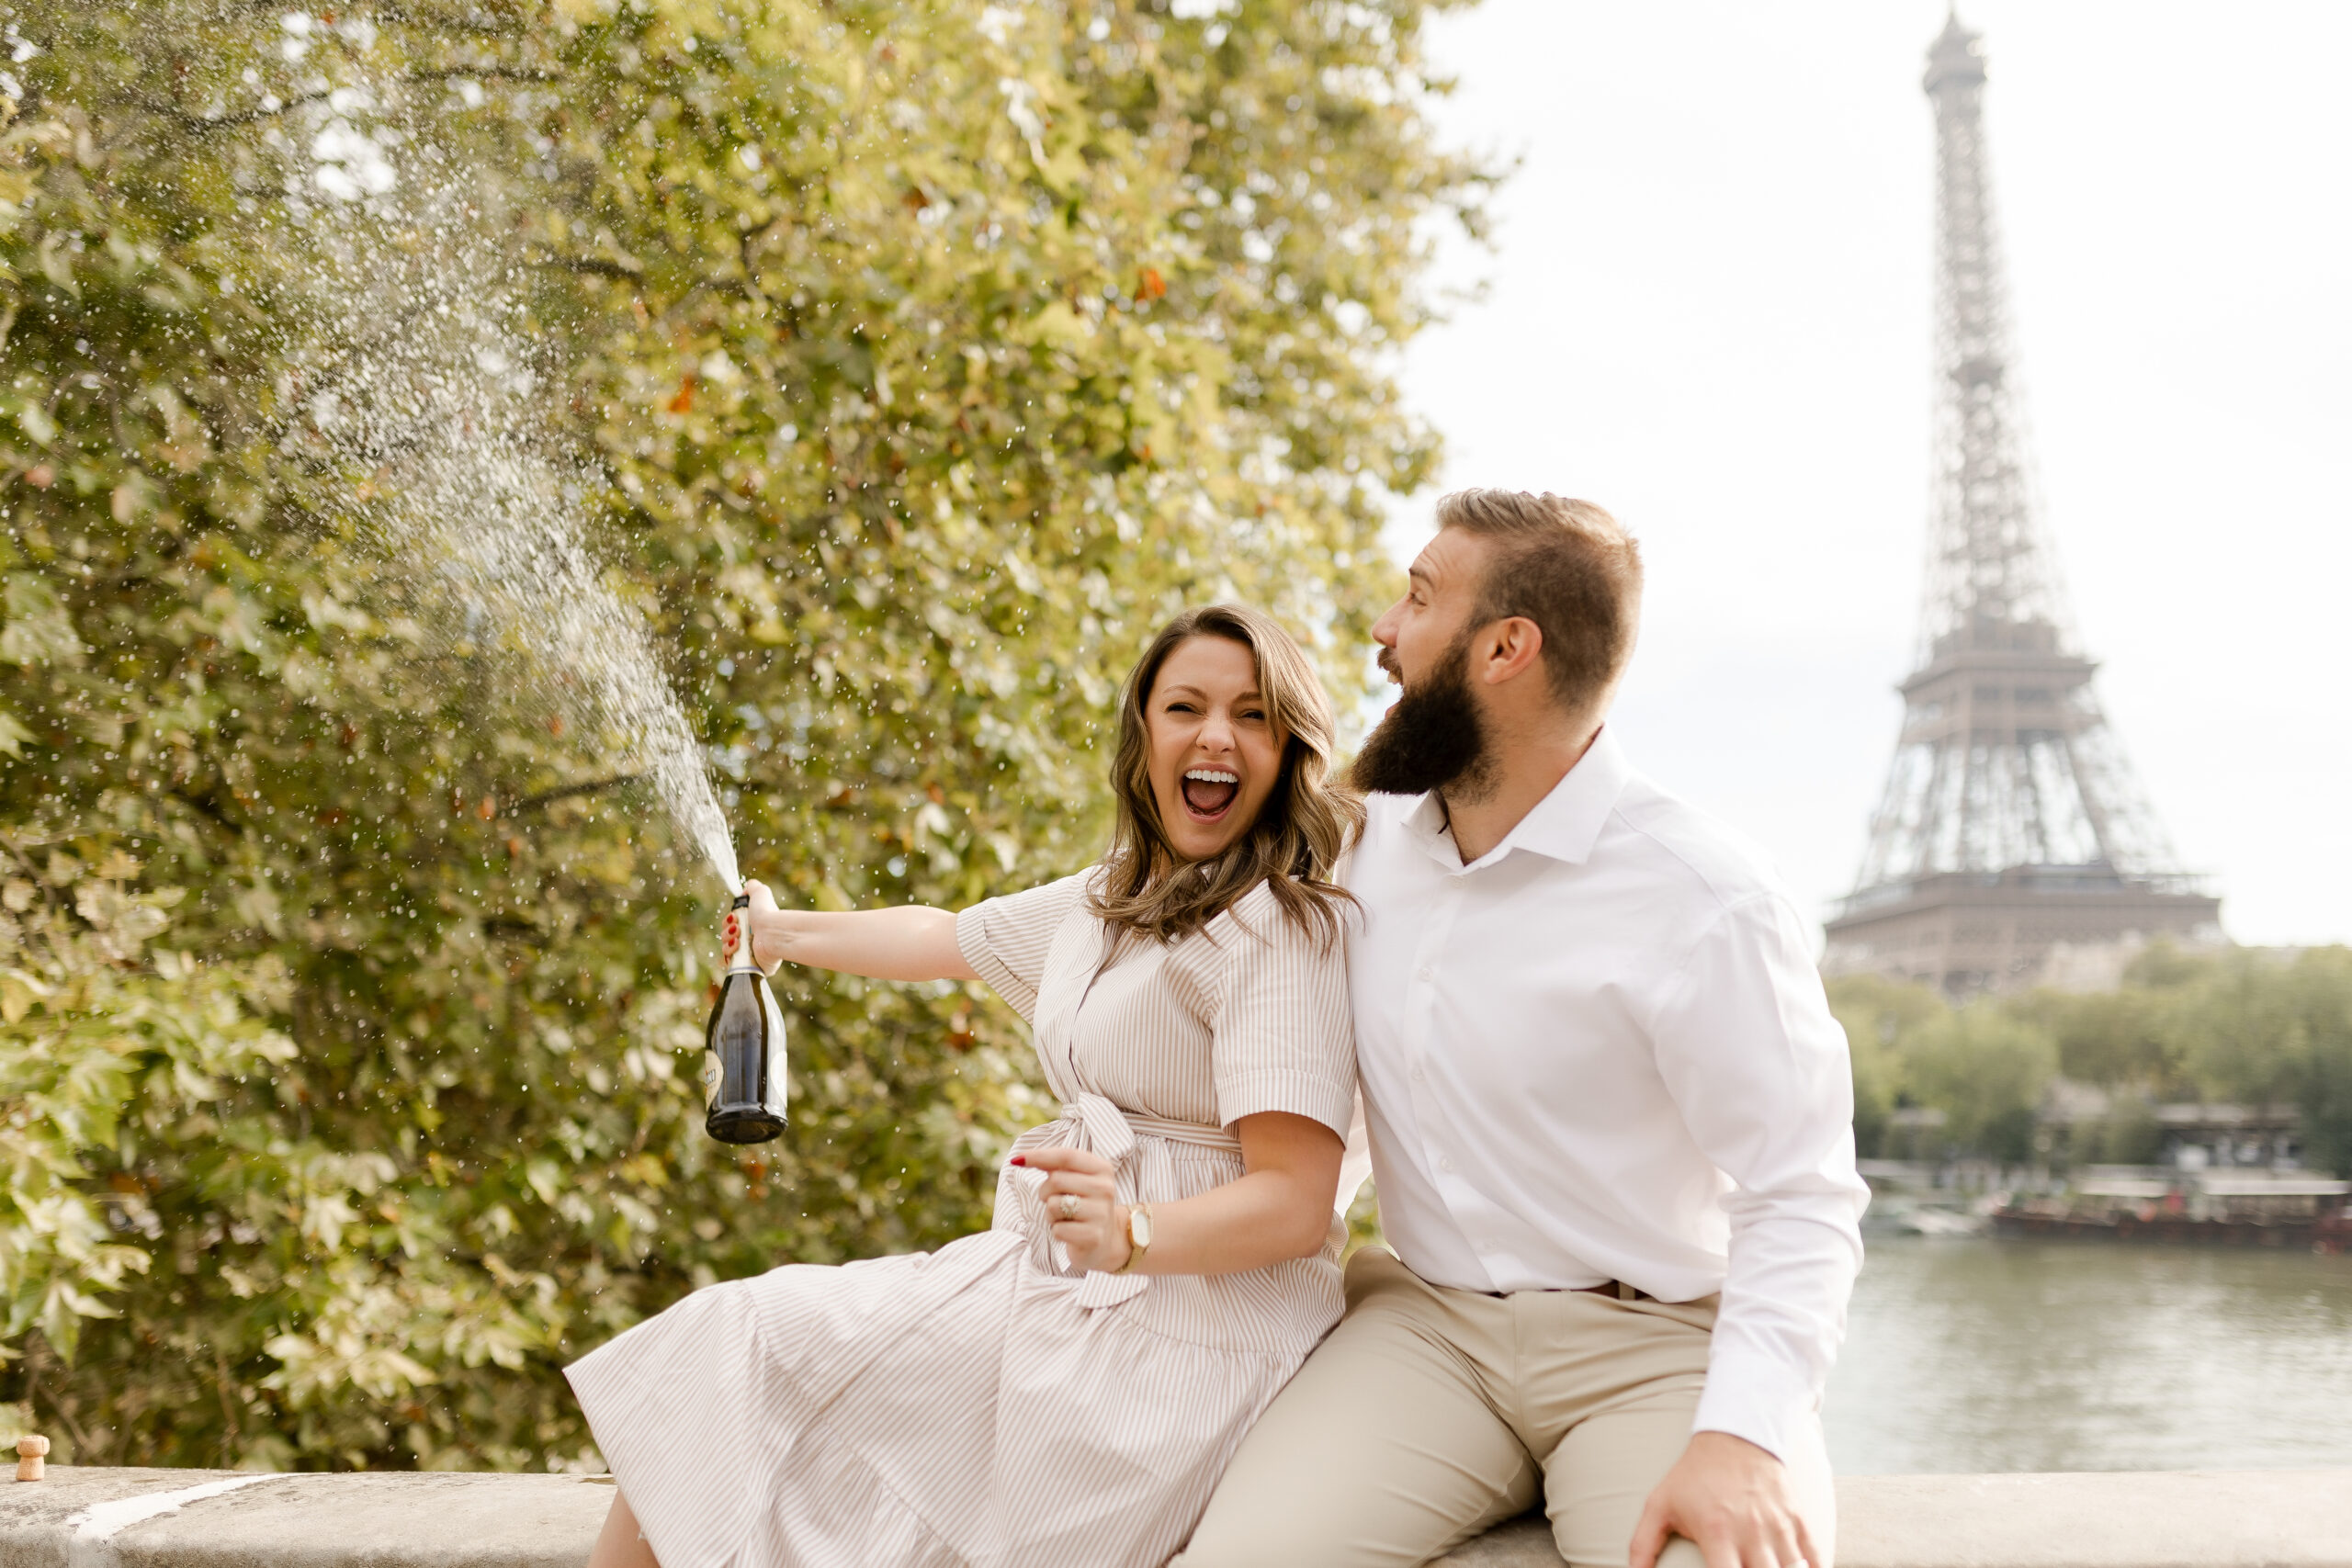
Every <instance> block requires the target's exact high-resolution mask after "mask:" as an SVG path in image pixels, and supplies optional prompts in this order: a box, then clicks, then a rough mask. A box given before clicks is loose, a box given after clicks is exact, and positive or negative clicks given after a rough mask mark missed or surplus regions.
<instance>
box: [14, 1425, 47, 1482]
mask: <svg viewBox="0 0 2352 1568" xmlns="http://www.w3.org/2000/svg"><path fill="white" fill-rule="evenodd" d="M47 1452H49V1439H48V1438H44V1437H42V1436H41V1435H40V1433H38V1432H36V1433H34V1434H32V1435H31V1436H29V1437H24V1438H17V1480H19V1481H39V1480H40V1475H41V1456H42V1455H43V1454H45V1453H47Z"/></svg>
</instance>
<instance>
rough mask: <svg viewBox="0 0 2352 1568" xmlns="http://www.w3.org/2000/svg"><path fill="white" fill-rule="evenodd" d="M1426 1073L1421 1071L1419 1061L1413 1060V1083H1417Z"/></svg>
mask: <svg viewBox="0 0 2352 1568" xmlns="http://www.w3.org/2000/svg"><path fill="white" fill-rule="evenodd" d="M1426 1076H1427V1075H1425V1074H1424V1073H1423V1072H1422V1071H1421V1065H1420V1064H1419V1062H1415V1063H1414V1064H1413V1081H1414V1082H1415V1083H1419V1082H1420V1081H1421V1079H1422V1078H1423V1077H1426Z"/></svg>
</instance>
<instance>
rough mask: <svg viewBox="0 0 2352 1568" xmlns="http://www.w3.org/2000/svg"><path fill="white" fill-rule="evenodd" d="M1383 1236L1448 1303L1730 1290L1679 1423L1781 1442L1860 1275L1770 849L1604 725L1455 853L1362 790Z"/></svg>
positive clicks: (1843, 1143)
mask: <svg viewBox="0 0 2352 1568" xmlns="http://www.w3.org/2000/svg"><path fill="white" fill-rule="evenodd" d="M1346 875H1347V885H1348V887H1349V889H1350V890H1351V892H1353V893H1354V894H1355V896H1356V897H1357V898H1358V899H1360V900H1361V901H1362V902H1363V919H1362V920H1361V922H1360V924H1359V926H1358V928H1357V931H1356V933H1355V934H1354V935H1353V936H1352V937H1351V942H1350V947H1349V954H1348V959H1349V964H1348V967H1349V975H1350V982H1349V983H1350V986H1351V989H1352V992H1353V996H1354V1003H1355V1020H1356V1055H1357V1061H1358V1066H1359V1067H1360V1068H1361V1071H1362V1078H1363V1096H1364V1102H1365V1112H1366V1122H1367V1127H1368V1131H1369V1133H1370V1136H1371V1152H1372V1170H1373V1178H1374V1183H1375V1185H1376V1186H1377V1189H1378V1190H1379V1193H1380V1220H1381V1227H1382V1229H1383V1230H1384V1232H1385V1234H1386V1235H1387V1239H1388V1242H1389V1244H1390V1245H1391V1246H1392V1247H1395V1248H1396V1249H1397V1256H1398V1257H1399V1258H1402V1259H1403V1260H1404V1262H1405V1264H1406V1266H1407V1267H1408V1268H1409V1269H1412V1270H1413V1272H1415V1273H1416V1274H1419V1276H1421V1278H1423V1279H1424V1280H1429V1281H1430V1282H1431V1283H1432V1284H1438V1285H1448V1286H1453V1287H1454V1288H1455V1289H1458V1290H1465V1291H1487V1292H1511V1291H1533V1290H1566V1289H1574V1288H1577V1287H1579V1286H1587V1285H1595V1284H1600V1283H1602V1282H1604V1281H1607V1280H1623V1281H1624V1282H1625V1283H1627V1284H1630V1285H1632V1286H1634V1287H1635V1288H1636V1289H1638V1290H1641V1291H1645V1292H1648V1293H1649V1294H1651V1295H1653V1296H1656V1297H1657V1298H1658V1299H1659V1300H1661V1301H1668V1302H1679V1301H1689V1300H1691V1299H1693V1298H1695V1297H1699V1296H1704V1295H1709V1294H1712V1293H1713V1292H1717V1291H1720V1292H1723V1303H1722V1310H1721V1314H1720V1315H1719V1316H1718V1317H1717V1319H1716V1323H1715V1332H1714V1344H1713V1350H1712V1351H1711V1352H1710V1356H1709V1361H1708V1371H1707V1383H1706V1389H1705V1392H1704V1393H1703V1394H1702V1397H1701V1399H1700V1402H1699V1413H1698V1417H1697V1419H1696V1421H1695V1422H1694V1423H1693V1429H1694V1430H1700V1431H1720V1432H1729V1433H1731V1434H1733V1435H1734V1436H1736V1437H1740V1438H1747V1440H1748V1441H1750V1442H1752V1443H1755V1444H1757V1445H1758V1446H1759V1447H1761V1448H1764V1449H1767V1450H1771V1451H1772V1452H1773V1453H1776V1454H1780V1455H1781V1456H1783V1457H1786V1456H1787V1455H1788V1454H1789V1453H1790V1452H1791V1448H1792V1441H1793V1440H1794V1436H1795V1433H1796V1432H1797V1431H1798V1430H1799V1429H1800V1428H1799V1427H1798V1423H1801V1422H1804V1421H1807V1420H1810V1419H1811V1418H1812V1417H1813V1416H1814V1415H1815V1412H1817V1411H1818V1409H1819V1408H1820V1401H1821V1393H1822V1388H1823V1385H1824V1384H1825V1383H1826V1382H1827V1381H1828V1376H1829V1368H1830V1364H1831V1362H1832V1360H1833V1359H1835V1357H1836V1354H1837V1348H1838V1342H1839V1340H1840V1339H1841V1338H1843V1337H1844V1334H1845V1323H1846V1298H1847V1295H1848V1293H1849V1291H1850V1290H1851V1289H1852V1286H1853V1281H1854V1273H1855V1270H1856V1269H1858V1268H1859V1267H1860V1262H1861V1233H1860V1228H1859V1221H1860V1217H1861V1213H1862V1209H1863V1206H1864V1205H1865V1204H1866V1203H1867V1202H1868V1201H1869V1190H1868V1189H1867V1188H1866V1187H1865V1186H1864V1185H1863V1184H1862V1181H1861V1179H1860V1177H1858V1176H1857V1175H1856V1174H1855V1173H1854V1140H1853V1128H1852V1122H1853V1087H1852V1080H1851V1077H1850V1073H1849V1064H1848V1058H1847V1053H1846V1037H1845V1035H1844V1033H1843V1032H1842V1031H1840V1029H1839V1028H1838V1023H1837V1021H1836V1020H1834V1019H1833V1018H1831V1017H1830V1015H1829V1007H1828V1003H1827V1000H1826V998H1824V996H1823V995H1822V989H1821V979H1820V976H1819V975H1818V974H1817V972H1816V971H1815V967H1814V960H1813V951H1812V946H1813V944H1812V940H1811V933H1810V931H1809V930H1808V928H1807V926H1806V924H1805V922H1804V919H1802V918H1800V916H1799V915H1798V913H1797V909H1796V906H1795V904H1794V903H1793V902H1792V899H1791V898H1790V897H1789V895H1788V894H1787V892H1786V891H1785V890H1783V888H1782V887H1781V883H1780V881H1779V879H1778V877H1777V876H1776V875H1775V874H1774V873H1773V872H1772V871H1771V869H1770V866H1769V865H1768V864H1767V863H1766V862H1765V861H1764V859H1763V857H1762V855H1761V854H1760V853H1759V852H1757V851H1756V850H1754V849H1752V848H1750V847H1749V846H1748V845H1747V844H1746V843H1745V842H1744V841H1743V840H1740V839H1738V838H1737V837H1736V836H1735V835H1734V834H1732V833H1731V832H1730V831H1728V830H1727V829H1724V828H1723V827H1721V826H1719V825H1718V824H1716V823H1715V822H1713V821H1712V820H1711V819H1709V818H1706V817H1704V816H1702V814H1700V813H1699V812H1697V811H1695V810H1693V809H1692V808H1691V807H1688V806H1685V805H1683V804H1682V803H1681V802H1680V801H1679V800H1676V799H1675V798H1673V797H1672V796H1671V795H1666V794H1664V793H1663V792H1661V791H1660V790H1658V789H1657V787H1656V786H1655V785H1653V784H1650V783H1648V782H1647V781H1646V780H1645V779H1643V778H1642V777H1641V776H1640V775H1639V774H1637V773H1634V771H1633V770H1632V769H1631V768H1630V767H1629V766H1628V765H1627V764H1626V762H1625V760H1624V757H1623V753H1622V752H1621V751H1620V750H1619V749H1618V746H1617V743H1616V742H1615V740H1614V739H1611V736H1610V734H1609V732H1608V731H1607V730H1605V729H1604V730H1603V731H1602V732H1601V733H1600V737H1599V738H1598V739H1595V740H1594V742H1593V744H1592V746H1591V748H1590V750H1588V751H1587V752H1586V753H1585V755H1584V757H1583V759H1582V760H1581V761H1578V762H1577V765H1576V766H1575V767H1574V768H1573V769H1571V770H1570V771H1569V773H1568V775H1567V776H1566V778H1564V779H1562V780H1561V781H1560V783H1559V784H1558V785H1557V787H1555V789H1554V790H1553V791H1552V793H1551V794H1550V795H1546V796H1545V797H1544V800H1543V802H1542V803H1541V804H1540V805H1538V806H1537V807H1535V808H1534V809H1533V810H1532V811H1531V812H1529V813H1528V814H1527V816H1526V817H1525V818H1523V819H1521V822H1520V823H1519V825H1518V826H1517V827H1515V828H1513V829H1511V831H1510V835H1509V836H1508V837H1507V838H1505V839H1504V840H1503V841H1502V842H1501V843H1499V844H1498V845H1497V846H1495V848H1494V849H1493V850H1492V851H1490V852H1487V854H1485V855H1483V856H1481V857H1480V858H1479V859H1477V860H1476V861H1474V862H1472V863H1470V864H1468V865H1464V863H1462V858H1461V855H1460V853H1459V852H1457V851H1456V849H1455V847H1454V842H1453V835H1452V833H1451V832H1450V831H1449V830H1448V829H1447V827H1446V819H1445V812H1444V808H1443V807H1442V803H1441V802H1440V801H1439V800H1438V798H1437V797H1436V796H1435V795H1424V796H1420V797H1418V798H1411V799H1407V798H1400V797H1397V796H1393V795H1392V796H1378V795H1376V796H1374V797H1373V800H1372V802H1371V814H1370V819H1369V821H1368V822H1367V823H1366V825H1365V829H1364V834H1363V839H1362V840H1361V841H1360V842H1359V843H1358V845H1357V846H1356V849H1355V852H1354V854H1353V855H1352V857H1351V865H1350V867H1349V868H1348V871H1347V874H1346Z"/></svg>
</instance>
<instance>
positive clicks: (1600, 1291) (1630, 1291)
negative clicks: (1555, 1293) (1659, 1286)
mask: <svg viewBox="0 0 2352 1568" xmlns="http://www.w3.org/2000/svg"><path fill="white" fill-rule="evenodd" d="M1568 1289H1570V1290H1572V1291H1575V1292H1577V1293H1578V1294H1580V1295H1588V1296H1614V1297H1616V1298H1617V1299H1618V1300H1619V1301H1621V1302H1654V1301H1656V1300H1657V1297H1656V1296H1654V1295H1652V1294H1650V1293H1649V1292H1647V1291H1637V1290H1635V1289H1634V1287H1633V1286H1631V1285H1629V1284H1627V1283H1625V1281H1624V1280H1602V1281H1601V1282H1600V1284H1598V1285H1571V1286H1569V1287H1568Z"/></svg>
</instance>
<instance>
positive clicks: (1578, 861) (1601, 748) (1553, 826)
mask: <svg viewBox="0 0 2352 1568" xmlns="http://www.w3.org/2000/svg"><path fill="white" fill-rule="evenodd" d="M1632 777H1633V768H1632V766H1631V765H1630V764H1629V763H1627V761H1625V753H1624V751H1623V750H1622V749H1620V748H1619V746H1618V744H1617V741H1616V738H1615V737H1613V736H1611V734H1610V733H1609V729H1608V727H1607V726H1605V725H1604V726H1602V727H1601V729H1600V733H1599V734H1598V735H1595V736H1594V737H1593V738H1592V744H1591V745H1590V746H1589V747H1587V748H1586V749H1585V753H1584V755H1583V756H1581V757H1579V758H1577V765H1576V766H1575V767H1573V768H1570V769H1569V770H1568V771H1567V773H1566V774H1565V775H1564V776H1563V777H1562V778H1561V780H1560V782H1559V783H1558V784H1554V785H1553V786H1552V793H1551V794H1549V795H1545V796H1544V798H1543V799H1542V800H1539V801H1537V802H1536V803H1535V807H1534V808H1533V809H1532V810H1531V811H1530V812H1528V814H1527V815H1526V816H1524V817H1522V818H1520V819H1519V822H1518V825H1517V826H1515V827H1513V828H1512V829H1511V830H1510V832H1509V833H1506V834H1505V835H1503V841H1502V842H1501V843H1499V844H1497V845H1496V846H1495V847H1494V848H1493V849H1492V850H1489V851H1488V852H1487V853H1486V855H1485V856H1484V857H1482V858H1481V859H1479V860H1478V861H1476V862H1474V864H1476V865H1492V864H1494V863H1497V862H1498V861H1500V860H1502V859H1503V858H1504V857H1505V856H1507V855H1509V854H1510V852H1511V851H1513V850H1532V851H1533V852H1535V853H1537V854H1539V855H1545V856H1548V857H1550V858H1551V859H1553V860H1556V861H1564V862H1566V863H1568V864H1570V865H1582V864H1583V863H1585V861H1586V860H1587V859H1588V858H1589V856H1590V855H1591V853H1592V846H1593V845H1594V843H1596V842H1597V841H1599V840H1600V829H1601V825H1602V824H1603V823H1605V822H1607V821H1608V820H1609V814H1610V812H1611V811H1612V810H1614V809H1615V808H1616V806H1617V797H1618V796H1619V795H1623V793H1624V791H1625V784H1626V781H1627V780H1629V779H1630V778H1632ZM1405 825H1406V826H1407V827H1408V828H1409V829H1412V831H1413V835H1414V837H1416V838H1418V839H1419V840H1421V842H1422V847H1423V848H1425V849H1427V850H1428V851H1429V852H1430V854H1431V856H1432V857H1434V858H1435V859H1437V860H1438V861H1439V862H1440V863H1442V864H1443V865H1445V866H1446V867H1447V869H1449V870H1467V869H1469V867H1467V866H1464V865H1463V863H1462V854H1461V852H1460V851H1459V850H1457V849H1455V848H1454V844H1453V835H1452V834H1451V833H1449V832H1447V831H1446V822H1445V804H1444V802H1442V801H1441V800H1440V799H1439V798H1438V795H1437V792H1436V791H1435V790H1431V791H1430V793H1429V794H1427V795H1423V796H1421V798H1420V799H1419V801H1418V802H1417V803H1416V804H1415V805H1414V807H1413V808H1412V809H1411V810H1410V811H1408V813H1406V816H1405Z"/></svg>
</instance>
